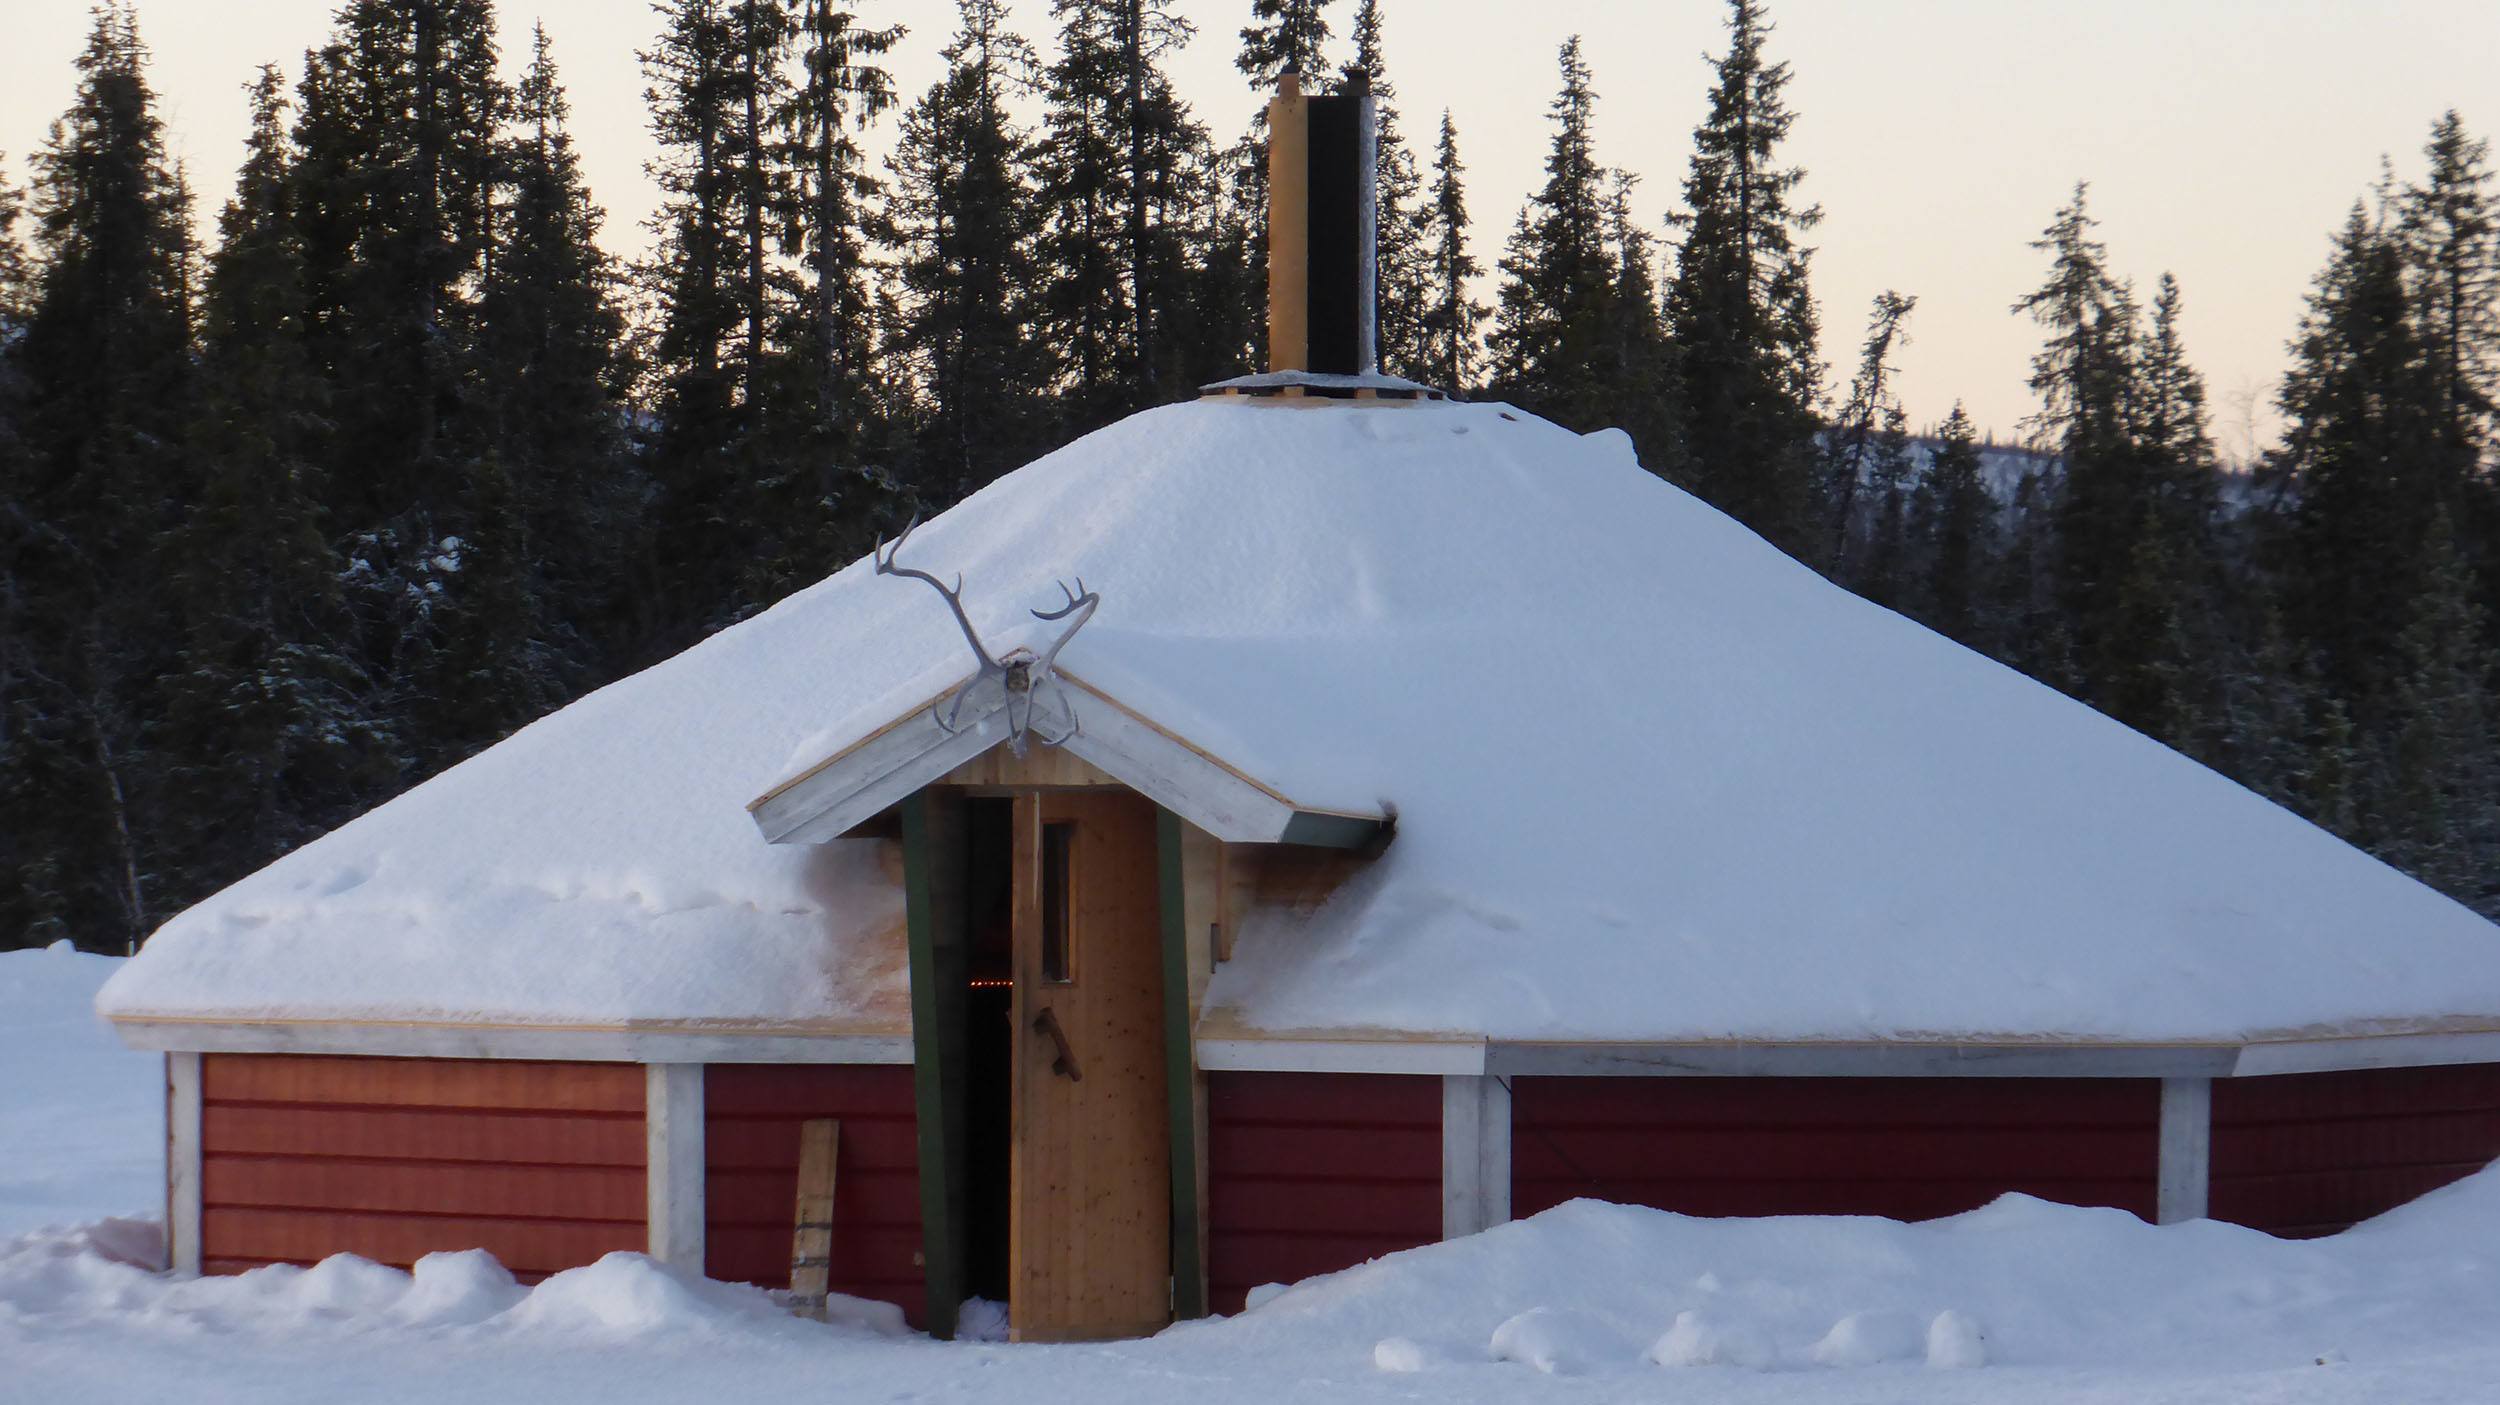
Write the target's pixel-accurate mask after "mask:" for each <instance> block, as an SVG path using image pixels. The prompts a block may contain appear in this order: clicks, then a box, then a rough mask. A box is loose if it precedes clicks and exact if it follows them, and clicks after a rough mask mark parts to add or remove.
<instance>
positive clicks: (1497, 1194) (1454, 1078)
mask: <svg viewBox="0 0 2500 1405" xmlns="http://www.w3.org/2000/svg"><path fill="white" fill-rule="evenodd" d="M1509 1221H1510V1089H1509V1088H1508V1087H1507V1086H1506V1085H1504V1084H1503V1082H1502V1080H1501V1079H1499V1078H1494V1077H1490V1076H1488V1075H1485V1074H1465V1073H1452V1074H1445V1075H1443V1076H1442V1079H1441V1237H1442V1238H1443V1239H1456V1238H1459V1237H1460V1236H1462V1235H1469V1234H1474V1233H1476V1232H1477V1231H1478V1230H1485V1229H1491V1228H1492V1227H1493V1226H1495V1225H1497V1224H1507V1223H1509Z"/></svg>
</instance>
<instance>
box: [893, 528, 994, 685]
mask: <svg viewBox="0 0 2500 1405" xmlns="http://www.w3.org/2000/svg"><path fill="white" fill-rule="evenodd" d="M918 530H920V519H919V518H917V517H914V518H913V519H912V520H911V521H909V522H906V523H904V524H903V534H902V535H901V536H899V537H896V538H895V539H894V540H893V541H892V542H891V543H886V542H879V543H878V544H877V549H876V551H875V552H874V553H873V556H874V558H875V560H876V563H877V574H878V575H881V576H906V577H909V578H910V579H912V580H916V581H927V582H928V583H929V588H930V589H932V590H935V591H936V592H937V593H938V594H940V595H942V596H944V597H946V608H947V609H949V610H952V611H954V612H955V623H956V624H958V625H960V626H962V627H963V632H964V642H966V643H968V644H970V645H971V646H972V652H973V653H974V654H975V655H976V656H978V657H979V658H980V660H981V671H982V672H983V673H988V672H991V671H993V670H995V669H996V668H997V667H998V660H996V659H993V658H991V657H990V651H989V650H987V649H985V648H983V647H981V636H980V635H978V634H975V633H973V632H972V619H971V617H970V616H968V615H966V614H965V613H964V578H963V577H961V576H957V577H955V587H954V589H952V590H949V589H947V587H946V582H944V581H942V580H939V579H938V578H937V577H935V576H933V575H930V574H929V573H928V572H926V571H918V570H914V569H912V568H911V567H909V566H897V565H895V564H894V558H895V557H896V556H897V555H899V554H901V552H902V550H903V543H905V542H907V541H910V540H911V534H912V533H914V532H916V531H918Z"/></svg>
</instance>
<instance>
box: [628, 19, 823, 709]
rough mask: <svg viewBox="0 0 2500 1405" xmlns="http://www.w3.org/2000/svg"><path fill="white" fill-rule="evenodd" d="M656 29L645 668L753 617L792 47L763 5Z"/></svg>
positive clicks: (650, 59)
mask: <svg viewBox="0 0 2500 1405" xmlns="http://www.w3.org/2000/svg"><path fill="white" fill-rule="evenodd" d="M660 15H661V18H662V20H663V22H664V27H663V29H662V31H661V33H660V36H659V38H658V39H657V40H656V41H655V42H654V44H653V45H652V47H651V48H649V49H647V50H645V51H644V52H643V53H642V55H641V58H642V65H643V75H644V78H645V81H646V83H647V85H648V86H647V87H646V89H645V100H646V102H647V104H648V105H649V107H650V109H651V131H652V135H653V137H654V138H655V139H656V140H657V141H658V143H659V147H660V155H659V156H658V157H657V158H656V159H655V160H654V161H653V162H652V165H651V168H650V169H651V174H652V176H653V178H654V180H655V181H656V182H657V183H658V185H659V187H660V192H661V203H660V208H659V210H658V211H657V212H656V213H655V214H654V216H653V218H652V225H653V230H654V233H655V234H656V235H657V236H658V239H657V246H656V248H655V250H654V252H653V257H652V259H651V261H650V262H649V263H648V264H646V265H645V266H644V268H643V270H642V272H643V278H644V284H645V287H646V289H647V291H648V294H649V296H650V298H651V301H652V303H653V304H654V312H655V316H656V319H657V323H658V326H657V328H656V331H655V334H654V336H653V338H652V351H651V355H650V365H649V370H648V374H649V377H650V380H651V382H652V392H653V399H654V400H655V402H656V409H657V420H658V423H657V425H656V426H655V427H654V430H653V432H652V435H651V439H652V443H651V446H650V452H649V456H648V460H647V461H648V463H649V464H650V471H651V475H652V478H653V486H654V497H655V502H654V513H653V515H654V517H655V518H656V519H657V520H658V521H659V522H660V523H661V524H663V525H662V526H661V527H660V529H659V530H658V531H657V532H656V534H655V535H654V537H653V539H652V541H651V543H650V548H649V549H650V553H651V562H650V565H649V567H648V569H647V570H646V571H644V572H643V576H644V580H645V588H644V590H643V591H642V593H641V597H640V601H639V609H638V611H637V617H638V618H639V619H640V620H641V621H642V624H641V626H640V628H639V629H638V630H637V633H638V634H639V635H641V636H642V638H643V639H644V641H645V644H646V649H645V653H644V659H643V660H641V661H649V659H651V658H652V657H655V656H658V655H663V654H667V653H673V652H675V651H676V650H678V649H681V648H684V647H685V646H686V645H688V644H691V643H693V642H694V641H695V640H696V639H699V638H701V637H702V636H703V635H705V634H708V633H710V632H711V631H713V630H715V629H718V628H720V627H721V626H723V625H726V624H729V623H732V622H734V621H735V620H737V619H738V618H739V617H740V616H741V615H742V614H744V613H745V612H746V611H747V610H748V609H749V608H751V605H752V602H751V601H749V600H748V599H747V597H746V595H745V593H744V586H745V582H744V581H743V580H742V576H743V571H742V569H741V563H742V562H743V561H745V560H746V556H745V550H746V547H747V545H748V542H747V534H748V532H749V531H750V530H751V524H750V523H749V522H748V521H746V516H747V511H748V508H749V506H750V504H751V502H752V498H751V496H750V495H751V492H752V486H753V484H754V482H755V479H756V476H757V475H758V473H759V472H761V471H762V466H761V465H760V464H759V462H758V455H759V449H760V447H761V445H762V444H763V443H764V442H765V440H766V439H767V437H768V436H769V434H770V432H771V427H770V426H769V425H768V424H767V423H766V420H765V414H764V411H765V408H766V407H765V405H764V403H763V402H764V394H763V392H764V384H763V382H764V376H765V373H766V371H767V369H768V368H767V364H766V360H765V346H764V334H765V329H766V326H767V324H768V323H769V322H770V321H771V320H772V308H773V304H772V302H771V301H770V300H769V298H768V293H769V288H768V285H767V282H766V279H765V276H764V275H765V270H766V268H767V265H768V263H769V260H770V253H771V251H770V248H769V245H768V243H767V237H768V219H769V215H770V212H771V210H772V208H773V201H772V199H771V194H772V192H771V191H770V190H769V189H768V187H767V176H768V172H769V169H770V154H771V153H770V152H769V150H768V145H769V138H770V135H771V131H770V117H771V113H772V108H773V106H774V105H775V104H777V103H778V101H779V100H780V99H779V95H780V91H781V89H780V85H781V83H782V82H783V81H784V79H783V76H782V74H781V71H780V55H781V51H782V47H783V46H784V45H786V43H787V40H788V34H787V31H786V27H784V26H783V24H782V21H781V18H780V16H779V11H778V10H777V9H772V8H770V7H764V8H759V7H758V6H757V5H755V4H749V3H733V0H666V2H665V3H664V4H662V5H661V7H660Z"/></svg>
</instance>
